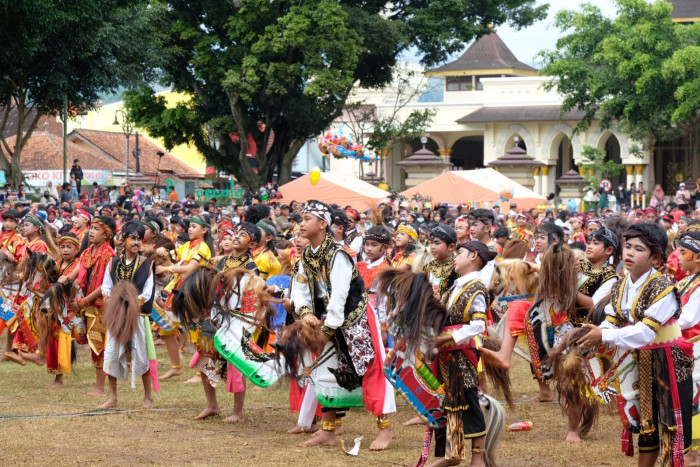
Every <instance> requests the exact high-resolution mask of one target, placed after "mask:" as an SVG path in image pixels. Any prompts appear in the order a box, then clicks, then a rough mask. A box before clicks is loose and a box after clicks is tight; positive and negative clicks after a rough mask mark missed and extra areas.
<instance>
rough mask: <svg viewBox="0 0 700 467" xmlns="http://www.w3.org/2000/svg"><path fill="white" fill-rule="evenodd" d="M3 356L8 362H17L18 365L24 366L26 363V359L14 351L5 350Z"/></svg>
mask: <svg viewBox="0 0 700 467" xmlns="http://www.w3.org/2000/svg"><path fill="white" fill-rule="evenodd" d="M5 358H6V359H7V360H8V361H10V362H15V363H17V364H18V365H22V366H24V365H26V364H27V361H26V360H25V359H23V358H22V356H21V355H18V354H16V353H14V352H5Z"/></svg>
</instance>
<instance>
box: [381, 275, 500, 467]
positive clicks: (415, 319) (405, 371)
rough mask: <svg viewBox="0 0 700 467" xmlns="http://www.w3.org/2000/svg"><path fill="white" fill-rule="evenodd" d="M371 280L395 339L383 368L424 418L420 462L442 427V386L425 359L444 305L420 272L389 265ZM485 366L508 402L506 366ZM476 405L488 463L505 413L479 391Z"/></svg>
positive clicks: (438, 330) (444, 419) (492, 460)
mask: <svg viewBox="0 0 700 467" xmlns="http://www.w3.org/2000/svg"><path fill="white" fill-rule="evenodd" d="M377 284H378V287H377V288H378V292H377V294H378V295H379V296H383V297H385V299H386V303H387V317H388V329H389V331H390V332H391V333H392V334H393V336H394V338H395V339H396V345H395V346H394V348H393V349H392V350H391V351H389V353H388V354H387V357H386V360H385V363H384V374H385V376H386V377H387V379H388V380H389V382H390V383H391V384H392V385H393V386H394V387H395V388H396V389H397V390H398V391H399V392H400V393H401V395H402V396H403V397H404V398H405V399H406V401H407V402H408V403H409V405H411V407H413V409H414V410H415V411H416V413H417V414H418V416H419V417H420V418H421V419H422V420H423V421H425V422H426V423H427V428H426V437H425V440H424V444H423V449H422V452H421V459H420V461H419V463H418V465H419V466H420V465H423V464H424V463H425V462H426V461H427V458H428V453H429V451H430V444H431V441H432V435H433V430H435V429H444V428H445V426H446V423H447V416H446V414H445V411H444V409H442V402H443V399H444V397H445V390H444V388H443V387H442V385H441V384H440V383H439V382H438V380H437V378H436V376H435V374H434V370H431V366H434V363H433V362H431V361H430V359H431V358H432V357H433V355H432V353H433V352H432V350H433V342H434V339H435V337H437V336H438V335H439V334H440V333H441V332H442V329H443V323H444V321H445V317H446V310H445V308H444V306H443V305H442V304H441V303H440V302H438V301H437V300H435V298H434V295H433V288H432V287H431V286H430V283H429V282H428V280H427V278H426V276H425V275H424V274H421V273H419V274H416V273H413V272H411V271H406V272H402V271H398V270H395V269H389V270H386V271H383V272H382V273H381V274H380V275H379V276H378V278H377ZM486 342H488V339H486V340H483V339H480V344H477V347H478V346H479V345H483V344H485V343H486ZM434 362H436V360H434ZM485 369H486V371H487V374H488V375H489V377H490V378H491V380H492V381H493V382H494V384H495V386H497V387H498V388H499V389H501V391H502V392H503V393H504V395H505V397H506V400H507V401H508V402H509V404H511V403H512V397H511V394H510V385H509V381H508V379H507V372H504V371H499V370H497V369H495V368H491V367H488V366H487V367H486V368H485ZM481 406H482V409H483V410H484V413H485V416H486V417H485V418H486V426H487V434H486V440H485V443H486V444H485V446H486V450H485V452H484V461H485V463H486V465H488V466H492V465H495V451H496V445H497V444H498V440H499V438H500V436H501V432H502V430H503V425H504V423H505V415H504V411H503V407H502V406H501V404H500V403H499V402H498V401H496V400H495V399H493V398H492V397H489V396H486V395H484V396H482V397H481Z"/></svg>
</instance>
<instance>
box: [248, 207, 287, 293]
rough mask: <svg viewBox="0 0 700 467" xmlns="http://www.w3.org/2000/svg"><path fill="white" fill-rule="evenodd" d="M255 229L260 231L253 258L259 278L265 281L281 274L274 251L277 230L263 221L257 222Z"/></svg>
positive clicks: (280, 267) (275, 251)
mask: <svg viewBox="0 0 700 467" xmlns="http://www.w3.org/2000/svg"><path fill="white" fill-rule="evenodd" d="M256 227H258V229H259V230H260V240H259V241H258V242H257V246H256V248H255V250H254V251H253V257H254V258H255V264H256V265H257V268H258V273H259V275H260V277H262V278H263V279H265V280H267V279H268V278H270V277H273V276H277V275H279V274H280V273H281V272H282V264H280V262H279V260H278V259H277V250H276V249H275V237H277V229H276V228H275V227H274V226H273V225H272V224H269V223H267V222H265V221H260V222H258V223H257V224H256Z"/></svg>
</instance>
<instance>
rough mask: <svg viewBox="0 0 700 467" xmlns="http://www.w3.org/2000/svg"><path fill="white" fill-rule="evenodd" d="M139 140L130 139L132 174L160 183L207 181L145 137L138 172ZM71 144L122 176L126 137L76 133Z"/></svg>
mask: <svg viewBox="0 0 700 467" xmlns="http://www.w3.org/2000/svg"><path fill="white" fill-rule="evenodd" d="M136 139H137V137H136V135H135V134H132V135H130V136H129V147H130V150H131V151H132V154H130V156H129V172H130V174H136V173H140V174H141V175H143V176H145V177H148V178H150V179H152V180H155V178H156V176H158V177H159V178H160V179H163V178H176V179H179V180H190V179H203V178H204V177H203V175H202V174H201V173H198V172H197V171H196V170H195V169H193V168H192V167H190V166H189V165H187V164H185V163H184V162H182V161H180V160H179V159H178V158H176V157H175V156H173V155H172V154H170V153H169V152H168V151H166V150H165V149H164V148H162V147H160V146H158V145H156V144H155V143H154V142H153V141H151V140H150V139H148V138H146V137H144V136H140V137H139V138H138V148H139V149H140V156H139V163H140V164H139V165H140V167H139V170H138V171H137V161H136V157H135V156H134V153H133V151H134V150H135V148H136V147H137V146H136ZM68 141H69V142H70V143H72V144H74V145H75V146H76V147H78V148H80V149H81V150H83V151H86V152H90V153H92V154H94V155H95V156H97V157H100V158H101V159H108V160H110V161H111V162H112V163H114V164H116V165H117V166H118V167H119V170H118V171H115V172H118V174H117V175H122V173H123V172H125V169H126V136H125V135H124V133H121V132H109V131H99V130H84V129H76V130H73V131H71V132H70V134H69V135H68ZM159 152H160V153H162V154H163V156H162V157H161V156H159V155H158V153H159ZM71 160H72V159H71ZM81 164H82V159H81Z"/></svg>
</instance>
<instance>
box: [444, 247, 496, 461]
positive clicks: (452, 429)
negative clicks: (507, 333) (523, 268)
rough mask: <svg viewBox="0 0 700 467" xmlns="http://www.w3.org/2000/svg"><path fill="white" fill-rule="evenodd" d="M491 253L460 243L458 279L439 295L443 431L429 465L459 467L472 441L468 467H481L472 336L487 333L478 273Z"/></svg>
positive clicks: (480, 428)
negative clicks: (443, 316) (442, 315)
mask: <svg viewBox="0 0 700 467" xmlns="http://www.w3.org/2000/svg"><path fill="white" fill-rule="evenodd" d="M495 257H496V253H495V252H493V251H490V250H489V249H488V247H487V246H486V245H485V244H484V243H482V242H479V241H475V242H465V243H460V244H459V246H458V249H457V255H456V257H455V260H454V267H455V272H456V273H457V274H458V275H459V278H457V279H456V280H455V282H454V284H453V285H452V286H451V287H450V289H449V290H448V291H447V292H446V293H445V294H444V295H443V296H442V302H443V304H444V305H445V306H446V307H447V316H446V320H445V327H444V328H443V332H442V334H441V335H440V336H439V337H438V338H437V339H436V342H435V345H436V347H437V349H438V380H439V381H440V382H441V383H443V385H444V387H445V399H444V401H443V404H442V405H443V408H444V409H445V410H446V411H447V427H446V430H440V431H438V432H437V433H436V437H435V440H436V447H435V455H436V456H438V457H439V456H443V455H444V459H442V460H440V461H438V462H436V463H434V464H433V467H442V466H448V465H459V464H460V463H461V462H462V461H463V460H464V459H465V458H466V444H465V439H471V440H472V447H471V452H472V458H471V465H473V466H477V465H484V457H483V452H482V451H483V449H484V440H485V436H486V422H485V421H484V414H483V413H482V411H481V407H480V405H479V390H478V385H479V379H478V373H477V362H478V356H477V353H476V344H475V342H474V337H476V336H477V335H479V334H482V333H483V332H484V331H485V330H486V310H487V309H488V306H489V304H488V301H489V300H488V290H487V289H486V286H485V285H484V284H483V282H482V281H481V279H480V278H479V276H480V271H481V269H482V268H483V267H484V265H486V264H487V263H488V262H489V261H491V260H492V259H494V258H495Z"/></svg>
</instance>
